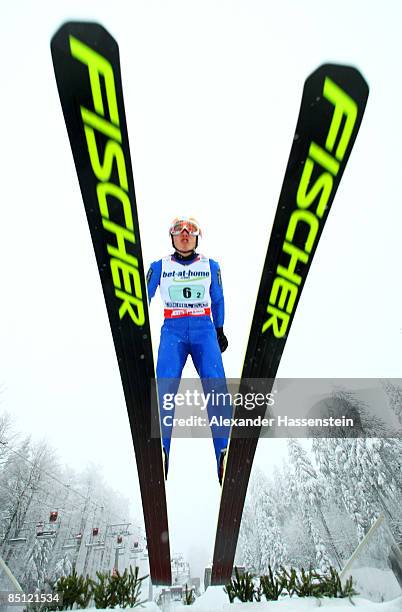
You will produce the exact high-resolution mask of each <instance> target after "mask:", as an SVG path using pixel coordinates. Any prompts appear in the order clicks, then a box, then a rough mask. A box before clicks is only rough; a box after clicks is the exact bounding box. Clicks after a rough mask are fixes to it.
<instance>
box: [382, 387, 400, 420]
mask: <svg viewBox="0 0 402 612" xmlns="http://www.w3.org/2000/svg"><path fill="white" fill-rule="evenodd" d="M381 384H382V386H383V389H384V391H385V393H386V394H387V398H388V403H389V407H390V408H391V410H392V411H393V412H394V414H395V416H396V418H397V419H398V421H399V423H400V424H401V425H402V387H401V386H400V385H396V384H394V383H393V382H391V381H390V380H386V379H382V380H381Z"/></svg>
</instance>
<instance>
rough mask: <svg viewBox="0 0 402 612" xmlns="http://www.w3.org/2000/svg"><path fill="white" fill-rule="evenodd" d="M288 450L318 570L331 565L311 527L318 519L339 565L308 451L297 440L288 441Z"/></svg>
mask: <svg viewBox="0 0 402 612" xmlns="http://www.w3.org/2000/svg"><path fill="white" fill-rule="evenodd" d="M288 451H289V457H290V464H291V466H292V471H293V474H292V486H293V490H294V493H295V496H297V499H298V501H299V504H300V512H301V513H302V514H303V518H304V522H305V524H306V526H307V527H308V528H309V531H310V533H311V537H312V539H313V542H314V545H315V548H316V558H317V562H318V563H319V566H320V567H323V566H324V565H325V564H326V565H327V566H328V567H329V566H330V565H331V560H330V557H329V556H328V553H327V552H325V546H324V544H323V541H322V539H321V537H320V536H319V531H318V529H317V528H316V527H315V525H314V521H315V520H317V519H318V520H319V521H320V523H321V525H322V527H323V529H324V532H325V535H326V540H327V545H328V546H329V547H330V549H331V551H332V556H333V560H334V562H335V561H336V563H337V565H338V566H341V559H340V555H339V553H338V550H337V548H336V545H335V542H334V540H333V537H332V534H331V533H330V531H329V528H328V525H327V522H326V519H325V516H324V512H323V504H322V501H323V499H325V487H324V485H323V483H322V481H321V480H320V478H319V475H318V473H317V471H316V469H315V468H314V466H313V464H312V462H311V461H310V459H309V458H308V455H307V452H306V451H305V450H304V449H303V447H302V445H301V444H300V442H299V441H298V440H296V439H294V438H290V439H289V440H288Z"/></svg>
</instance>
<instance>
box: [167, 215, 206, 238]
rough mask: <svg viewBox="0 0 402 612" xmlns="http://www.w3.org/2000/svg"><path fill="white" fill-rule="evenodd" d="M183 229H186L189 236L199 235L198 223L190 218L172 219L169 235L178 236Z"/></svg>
mask: <svg viewBox="0 0 402 612" xmlns="http://www.w3.org/2000/svg"><path fill="white" fill-rule="evenodd" d="M184 230H187V231H188V233H189V234H190V236H200V235H201V229H200V226H199V225H198V223H197V222H196V221H193V220H190V219H178V220H177V221H174V222H173V223H172V225H171V226H170V235H171V236H178V235H179V234H181V232H183V231H184Z"/></svg>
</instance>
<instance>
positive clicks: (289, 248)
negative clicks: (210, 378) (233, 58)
mask: <svg viewBox="0 0 402 612" xmlns="http://www.w3.org/2000/svg"><path fill="white" fill-rule="evenodd" d="M368 92H369V90H368V85H367V83H366V82H365V80H364V79H363V77H362V76H361V74H360V73H359V72H358V71H357V70H356V69H354V68H351V67H348V66H339V65H333V64H326V65H323V66H321V67H320V68H318V69H317V70H316V71H315V72H313V74H311V75H310V76H309V77H308V79H307V80H306V82H305V84H304V90H303V97H302V102H301V108H300V113H299V118H298V121H297V126H296V133H295V136H294V141H293V144H292V148H291V151H290V156H289V161H288V165H287V168H286V172H285V178H284V181H283V185H282V190H281V194H280V197H279V204H278V208H277V211H276V215H275V220H274V225H273V228H272V233H271V238H270V241H269V245H268V251H267V255H266V259H265V263H264V267H263V271H262V278H261V283H260V287H259V290H258V295H257V303H256V306H255V311H254V317H253V321H252V325H251V332H250V337H249V341H248V346H247V351H246V356H245V361H244V366H243V372H242V381H241V384H240V392H243V393H245V392H246V391H250V383H249V382H248V381H247V379H253V378H254V379H256V378H260V379H261V378H265V379H269V380H267V381H265V386H264V392H269V391H270V390H271V388H272V383H273V380H274V378H275V376H276V372H277V370H278V366H279V362H280V360H281V357H282V353H283V349H284V347H285V343H286V338H287V336H288V333H289V330H290V326H291V324H292V321H293V317H294V314H295V311H296V308H297V304H298V301H299V299H300V295H301V292H302V289H303V286H304V283H305V280H306V278H307V274H308V271H309V268H310V265H311V262H312V259H313V257H314V253H315V250H316V248H317V244H318V241H319V238H320V236H321V232H322V230H323V227H324V224H325V221H326V219H327V215H328V213H329V209H330V207H331V204H332V201H333V199H334V196H335V193H336V190H337V188H338V185H339V182H340V180H341V177H342V174H343V171H344V169H345V166H346V164H347V161H348V159H349V155H350V152H351V150H352V147H353V144H354V141H355V139H356V136H357V133H358V131H359V127H360V124H361V121H362V118H363V113H364V109H365V106H366V102H367V98H368ZM261 384H262V383H261ZM257 415H258V413H257V412H255V416H257ZM234 416H235V418H236V419H240V418H247V417H250V412H249V411H247V410H245V409H244V408H242V407H240V406H238V407H237V408H236V410H235V415H234ZM260 431H261V428H258V427H254V428H253V430H252V431H249V430H247V429H245V428H243V427H236V426H234V427H233V428H232V431H231V437H230V444H229V451H228V457H227V465H226V471H225V477H224V482H223V488H222V497H221V504H220V510H219V517H218V527H217V533H216V540H215V550H214V557H213V566H212V575H211V584H215V585H216V584H225V583H227V582H228V581H229V580H230V577H231V574H232V568H233V562H234V557H235V552H236V545H237V540H238V535H239V529H240V523H241V517H242V513H243V506H244V501H245V497H246V493H247V486H248V480H249V476H250V472H251V467H252V463H253V459H254V454H255V450H256V447H257V442H258V437H259V435H260Z"/></svg>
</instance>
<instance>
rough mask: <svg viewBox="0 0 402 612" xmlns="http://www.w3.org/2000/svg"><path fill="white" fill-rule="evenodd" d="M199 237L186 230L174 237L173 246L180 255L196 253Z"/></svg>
mask: <svg viewBox="0 0 402 612" xmlns="http://www.w3.org/2000/svg"><path fill="white" fill-rule="evenodd" d="M196 241H197V236H191V234H189V233H188V231H187V230H186V229H184V230H183V231H182V232H180V234H179V235H178V236H173V244H174V248H175V249H176V251H178V252H179V253H188V252H190V251H194V249H195V243H196Z"/></svg>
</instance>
